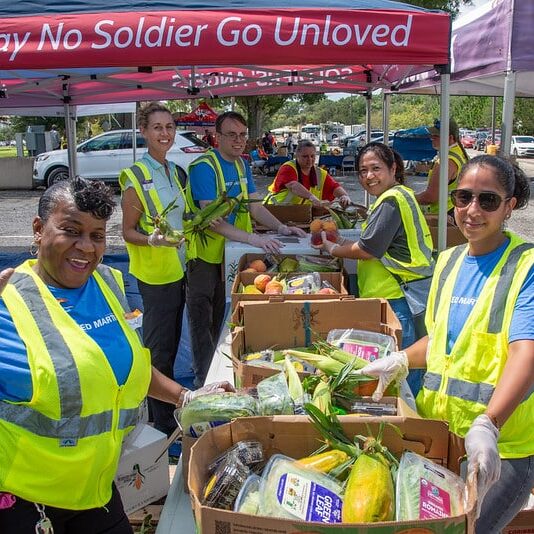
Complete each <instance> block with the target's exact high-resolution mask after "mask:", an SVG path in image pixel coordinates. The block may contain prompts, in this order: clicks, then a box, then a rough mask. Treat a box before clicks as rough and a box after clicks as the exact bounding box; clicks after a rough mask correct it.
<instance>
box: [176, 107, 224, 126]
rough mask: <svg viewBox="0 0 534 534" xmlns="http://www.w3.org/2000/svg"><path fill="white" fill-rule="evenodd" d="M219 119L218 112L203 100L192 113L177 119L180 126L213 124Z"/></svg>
mask: <svg viewBox="0 0 534 534" xmlns="http://www.w3.org/2000/svg"><path fill="white" fill-rule="evenodd" d="M216 119H217V113H215V111H213V109H211V107H210V106H209V105H208V104H206V102H201V103H200V104H199V105H198V106H197V107H196V108H195V109H194V110H193V111H192V112H191V113H187V115H182V116H181V117H178V118H177V119H175V121H174V122H175V123H176V124H177V125H178V126H213V125H214V124H215V121H216Z"/></svg>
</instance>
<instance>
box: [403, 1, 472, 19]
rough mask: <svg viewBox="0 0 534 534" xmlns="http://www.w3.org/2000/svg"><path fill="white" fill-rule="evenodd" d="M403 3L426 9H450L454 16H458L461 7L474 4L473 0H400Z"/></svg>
mask: <svg viewBox="0 0 534 534" xmlns="http://www.w3.org/2000/svg"><path fill="white" fill-rule="evenodd" d="M399 1H400V2H402V3H403V4H411V5H413V6H419V7H424V8H426V9H441V10H443V11H448V12H449V13H450V14H451V15H452V16H453V17H456V16H457V15H458V13H459V11H460V8H461V7H462V6H463V5H464V6H471V5H473V1H472V0H399Z"/></svg>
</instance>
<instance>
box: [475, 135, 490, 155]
mask: <svg viewBox="0 0 534 534" xmlns="http://www.w3.org/2000/svg"><path fill="white" fill-rule="evenodd" d="M488 135H489V134H488V133H487V132H478V133H477V134H476V137H475V142H474V143H473V148H474V149H475V150H482V151H484V150H485V148H486V138H487V137H488Z"/></svg>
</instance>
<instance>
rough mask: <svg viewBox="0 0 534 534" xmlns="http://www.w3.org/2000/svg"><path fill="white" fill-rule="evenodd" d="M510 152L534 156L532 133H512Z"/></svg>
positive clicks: (517, 154) (516, 154)
mask: <svg viewBox="0 0 534 534" xmlns="http://www.w3.org/2000/svg"><path fill="white" fill-rule="evenodd" d="M510 153H511V154H513V155H514V156H527V157H531V156H534V137H533V136H532V135H512V144H511V146H510Z"/></svg>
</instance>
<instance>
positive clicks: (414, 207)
mask: <svg viewBox="0 0 534 534" xmlns="http://www.w3.org/2000/svg"><path fill="white" fill-rule="evenodd" d="M395 191H396V192H397V193H400V194H401V195H402V196H403V197H404V199H405V200H406V203H407V204H408V207H409V208H410V213H411V217H412V221H413V223H414V224H413V228H415V234H416V238H417V245H418V246H419V251H420V252H421V254H422V255H423V256H424V257H425V258H427V259H428V262H429V265H421V266H414V265H405V264H403V263H400V262H398V261H397V260H396V259H395V258H393V257H391V256H390V255H389V254H387V253H386V254H384V256H382V258H380V261H381V262H382V265H384V267H386V269H389V270H390V271H394V272H396V271H399V270H400V271H402V272H406V271H409V272H411V273H414V274H417V275H419V276H420V277H421V278H427V277H430V276H432V272H433V270H434V263H433V261H432V247H430V246H428V244H427V243H426V242H425V236H424V234H423V226H422V225H421V224H418V222H420V217H419V213H420V209H419V205H418V204H417V201H416V200H415V197H414V196H412V195H410V193H408V191H406V189H404V188H402V187H395ZM401 213H402V211H401ZM406 234H408V232H407V231H406ZM407 237H408V236H407ZM412 252H413V251H410V255H411V256H412V260H413V259H414V258H413V254H412ZM399 274H400V273H399ZM401 277H402V275H401Z"/></svg>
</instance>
